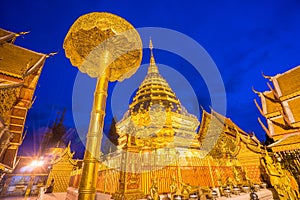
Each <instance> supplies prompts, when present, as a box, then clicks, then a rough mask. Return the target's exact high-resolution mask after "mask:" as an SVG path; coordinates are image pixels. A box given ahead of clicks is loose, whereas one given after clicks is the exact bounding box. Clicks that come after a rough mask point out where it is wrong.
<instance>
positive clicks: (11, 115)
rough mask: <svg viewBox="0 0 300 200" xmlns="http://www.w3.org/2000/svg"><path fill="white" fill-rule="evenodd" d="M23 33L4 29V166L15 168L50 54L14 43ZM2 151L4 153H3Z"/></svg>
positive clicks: (0, 89) (0, 108)
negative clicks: (28, 119)
mask: <svg viewBox="0 0 300 200" xmlns="http://www.w3.org/2000/svg"><path fill="white" fill-rule="evenodd" d="M20 34H21V33H19V34H17V33H13V32H10V31H6V30H3V29H0V96H1V98H0V118H2V119H3V121H4V126H5V127H6V128H7V129H8V131H6V132H5V133H6V134H5V135H1V134H0V142H1V143H2V144H5V145H4V146H3V145H2V147H1V149H0V168H1V165H3V166H5V168H6V166H8V167H9V168H10V170H11V169H13V168H14V167H15V163H16V155H17V152H18V147H19V145H20V144H21V143H22V141H23V131H24V125H25V121H26V116H27V111H28V109H29V108H30V107H31V105H32V98H33V95H34V91H35V88H36V84H37V81H38V79H39V76H40V73H41V70H42V67H43V65H44V62H45V60H46V58H47V55H45V54H42V53H37V52H34V51H31V50H29V49H26V48H23V47H20V46H17V45H15V44H13V42H14V41H15V38H16V37H17V36H19V35H20ZM1 152H2V153H1Z"/></svg>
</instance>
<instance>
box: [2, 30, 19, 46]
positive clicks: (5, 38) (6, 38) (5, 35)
mask: <svg viewBox="0 0 300 200" xmlns="http://www.w3.org/2000/svg"><path fill="white" fill-rule="evenodd" d="M15 37H16V33H13V32H10V31H7V30H4V29H1V28H0V43H2V42H10V41H11V40H13V39H14V38H15Z"/></svg>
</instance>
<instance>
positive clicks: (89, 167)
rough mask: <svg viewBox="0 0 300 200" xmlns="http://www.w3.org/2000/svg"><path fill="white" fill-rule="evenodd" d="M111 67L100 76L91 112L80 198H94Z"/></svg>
mask: <svg viewBox="0 0 300 200" xmlns="http://www.w3.org/2000/svg"><path fill="white" fill-rule="evenodd" d="M108 77H109V69H108V68H107V70H106V72H105V73H104V74H103V75H102V76H101V77H100V78H98V81H97V86H96V89H95V93H94V104H93V109H92V113H91V120H90V126H89V131H88V134H87V141H86V150H85V154H84V159H83V169H82V175H81V179H80V186H79V190H78V193H79V195H78V199H79V200H94V199H95V197H96V185H97V175H98V168H99V167H98V166H99V161H98V159H100V155H101V149H100V148H101V141H102V136H103V123H104V116H105V108H106V98H107V87H108Z"/></svg>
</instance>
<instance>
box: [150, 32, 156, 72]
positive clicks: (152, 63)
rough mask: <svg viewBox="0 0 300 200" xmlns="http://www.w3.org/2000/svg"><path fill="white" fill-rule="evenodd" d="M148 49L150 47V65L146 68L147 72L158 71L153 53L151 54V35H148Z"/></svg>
mask: <svg viewBox="0 0 300 200" xmlns="http://www.w3.org/2000/svg"><path fill="white" fill-rule="evenodd" d="M149 49H150V53H151V57H150V66H149V68H148V74H150V73H158V68H157V66H156V63H155V59H154V55H153V44H152V39H151V37H150V42H149Z"/></svg>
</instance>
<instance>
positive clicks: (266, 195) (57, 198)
mask: <svg viewBox="0 0 300 200" xmlns="http://www.w3.org/2000/svg"><path fill="white" fill-rule="evenodd" d="M257 195H258V197H259V200H277V198H273V195H272V192H271V191H270V190H260V191H258V192H257ZM65 199H66V193H52V194H45V195H44V196H43V198H42V199H41V198H40V199H38V198H37V197H29V198H28V199H27V200H65ZM97 199H99V200H109V199H110V195H107V194H101V193H98V194H97ZM248 199H250V197H249V194H245V193H242V194H241V195H232V196H231V198H226V197H220V198H218V199H217V200H248ZM0 200H24V197H0Z"/></svg>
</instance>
